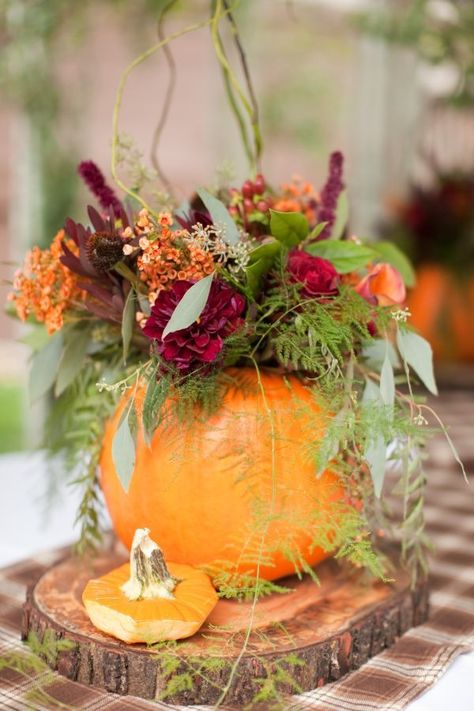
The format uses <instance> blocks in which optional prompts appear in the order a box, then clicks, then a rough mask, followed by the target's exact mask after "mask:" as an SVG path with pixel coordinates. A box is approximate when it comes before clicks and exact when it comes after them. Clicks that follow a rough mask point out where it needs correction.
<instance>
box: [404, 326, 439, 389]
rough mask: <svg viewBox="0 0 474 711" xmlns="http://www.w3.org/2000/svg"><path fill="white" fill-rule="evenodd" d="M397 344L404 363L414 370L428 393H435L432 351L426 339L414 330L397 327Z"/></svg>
mask: <svg viewBox="0 0 474 711" xmlns="http://www.w3.org/2000/svg"><path fill="white" fill-rule="evenodd" d="M397 346H398V350H399V351H400V355H401V357H402V359H403V361H404V363H406V365H407V366H410V367H411V368H412V369H413V370H414V372H415V373H416V375H417V376H418V377H419V378H420V380H421V382H422V383H423V384H424V385H425V387H426V388H427V389H428V390H429V391H430V393H432V394H433V395H437V394H438V389H437V387H436V382H435V378H434V371H433V351H432V348H431V346H430V344H429V343H428V341H426V340H425V339H424V338H422V337H421V336H420V335H418V333H415V332H414V331H407V330H403V329H401V328H399V329H398V331H397Z"/></svg>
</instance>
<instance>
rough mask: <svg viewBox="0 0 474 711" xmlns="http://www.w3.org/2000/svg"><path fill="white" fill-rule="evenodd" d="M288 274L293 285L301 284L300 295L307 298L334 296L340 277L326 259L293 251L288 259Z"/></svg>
mask: <svg viewBox="0 0 474 711" xmlns="http://www.w3.org/2000/svg"><path fill="white" fill-rule="evenodd" d="M288 272H289V273H290V279H291V281H292V282H293V283H299V284H303V288H302V290H301V295H302V296H304V297H307V298H318V297H321V296H322V297H326V296H334V295H335V294H337V293H338V287H339V282H340V276H339V274H338V273H337V271H336V270H335V268H334V267H333V265H332V264H331V262H328V260H327V259H323V258H322V257H313V256H312V255H311V254H308V252H303V251H302V250H300V249H293V250H292V251H291V252H290V254H289V257H288Z"/></svg>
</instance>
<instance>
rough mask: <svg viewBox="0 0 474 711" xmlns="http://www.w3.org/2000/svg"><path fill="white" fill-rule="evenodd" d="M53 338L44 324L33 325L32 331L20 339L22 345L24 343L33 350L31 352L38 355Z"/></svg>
mask: <svg viewBox="0 0 474 711" xmlns="http://www.w3.org/2000/svg"><path fill="white" fill-rule="evenodd" d="M50 338H51V336H49V335H48V332H47V330H46V328H45V326H44V325H43V324H32V326H31V330H30V331H28V333H26V334H25V335H24V336H22V337H21V338H19V339H18V341H19V342H20V343H24V344H25V345H26V346H28V347H29V348H31V350H32V351H33V352H34V353H36V352H37V351H40V350H41V349H42V348H44V347H45V345H46V344H47V343H48V341H49V339H50Z"/></svg>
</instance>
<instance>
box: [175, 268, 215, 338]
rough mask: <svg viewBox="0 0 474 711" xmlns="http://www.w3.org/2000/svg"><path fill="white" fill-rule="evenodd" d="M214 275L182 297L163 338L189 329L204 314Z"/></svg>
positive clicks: (196, 284)
mask: <svg viewBox="0 0 474 711" xmlns="http://www.w3.org/2000/svg"><path fill="white" fill-rule="evenodd" d="M213 278H214V275H213V274H209V276H206V277H204V278H203V279H200V280H199V281H197V282H195V283H194V284H193V285H192V286H191V288H189V289H188V290H187V292H186V293H185V294H184V296H183V297H182V299H181V301H180V302H179V303H178V304H177V306H176V308H175V310H174V311H173V313H172V314H171V317H170V320H169V321H168V323H167V324H166V327H165V330H164V331H163V338H166V336H167V335H168V334H169V333H174V332H175V331H180V330H181V329H183V328H188V326H191V325H192V324H193V323H194V322H195V321H197V320H198V318H199V316H200V315H201V314H202V312H203V310H204V308H205V306H206V303H207V299H208V297H209V292H210V290H211V286H212V280H213Z"/></svg>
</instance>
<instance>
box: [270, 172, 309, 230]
mask: <svg viewBox="0 0 474 711" xmlns="http://www.w3.org/2000/svg"><path fill="white" fill-rule="evenodd" d="M281 191H282V194H281V196H280V197H278V198H276V199H275V200H274V202H273V205H272V207H273V209H274V210H279V211H280V212H302V213H303V214H304V215H306V217H307V218H308V220H309V222H310V224H311V223H312V222H313V221H314V217H315V213H314V208H315V206H316V205H318V204H319V202H320V197H319V195H318V193H317V192H316V191H315V189H314V187H313V185H312V184H311V183H308V182H307V181H305V180H303V179H302V178H300V177H299V176H297V175H295V176H294V177H293V180H292V182H291V183H284V184H283V185H282V186H281Z"/></svg>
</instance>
